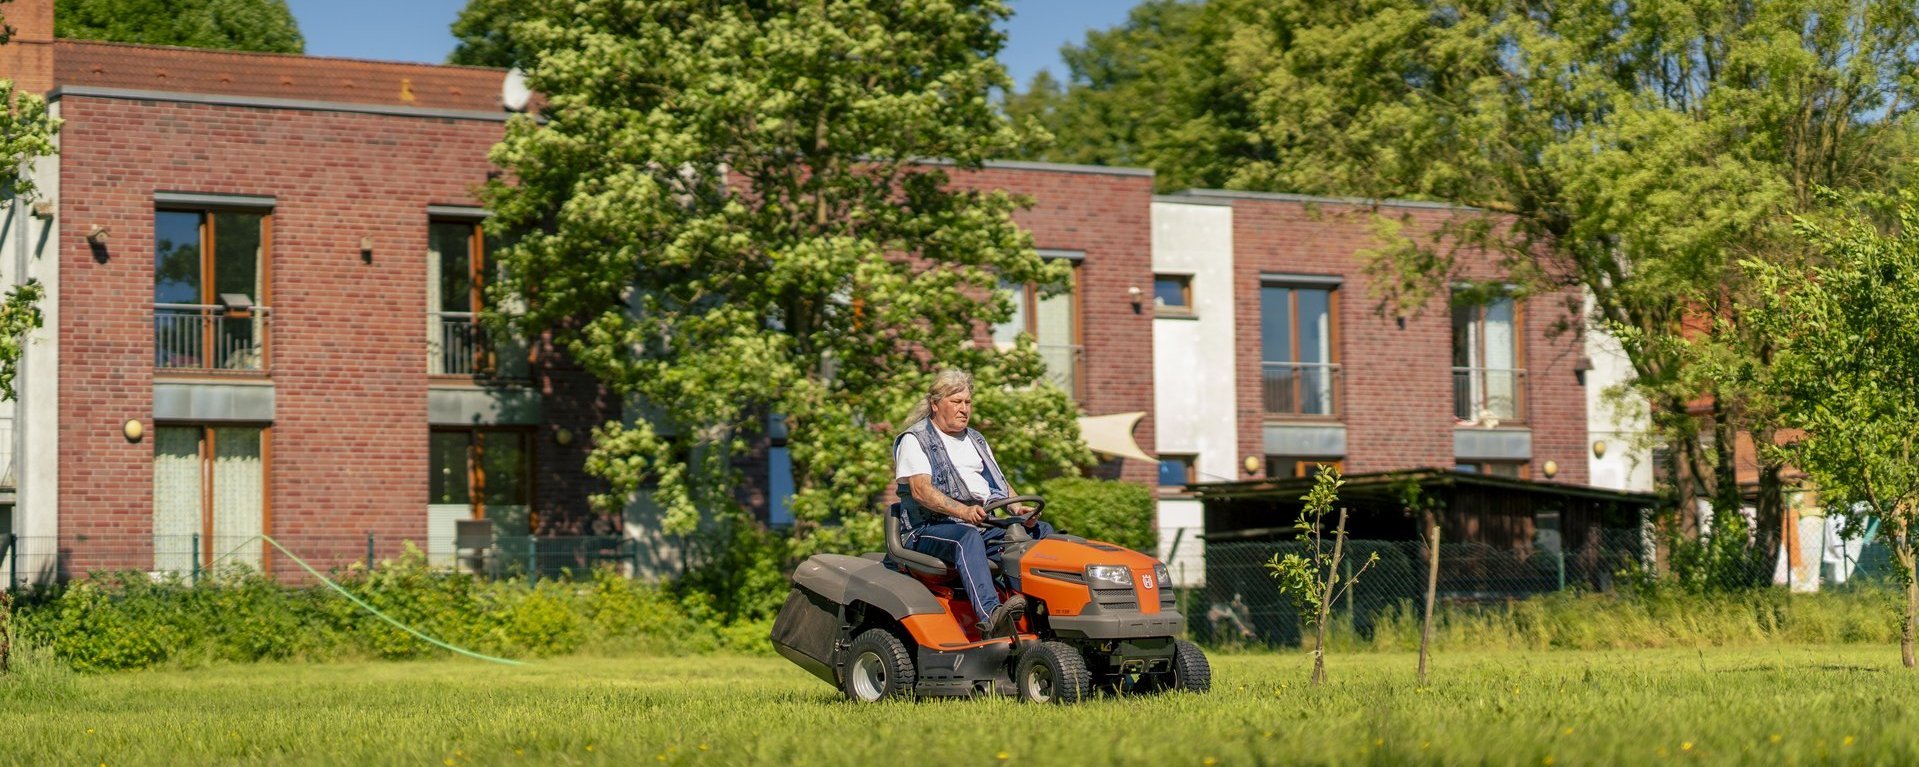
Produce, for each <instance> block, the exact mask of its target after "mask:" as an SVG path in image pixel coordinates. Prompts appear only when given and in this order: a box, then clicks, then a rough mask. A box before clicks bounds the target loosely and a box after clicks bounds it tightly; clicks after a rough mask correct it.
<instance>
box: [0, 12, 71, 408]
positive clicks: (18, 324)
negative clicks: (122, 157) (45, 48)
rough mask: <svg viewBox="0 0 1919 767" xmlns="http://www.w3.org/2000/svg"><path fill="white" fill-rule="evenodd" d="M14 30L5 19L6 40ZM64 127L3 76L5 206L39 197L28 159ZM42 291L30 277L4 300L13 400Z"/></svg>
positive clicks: (1, 376)
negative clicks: (16, 372)
mask: <svg viewBox="0 0 1919 767" xmlns="http://www.w3.org/2000/svg"><path fill="white" fill-rule="evenodd" d="M11 34H12V30H11V29H9V28H7V27H6V23H5V20H4V19H0V44H4V43H6V42H7V38H8V37H9V36H10V35H11ZM59 130H60V121H59V120H57V119H54V118H53V117H52V116H51V115H49V114H48V113H47V102H46V100H45V99H42V98H40V97H39V96H38V95H35V94H32V93H21V92H17V91H15V90H14V89H13V81H12V80H6V79H0V205H11V204H13V202H14V201H15V200H17V199H27V200H31V199H33V197H34V193H35V191H36V190H35V189H34V185H33V178H32V176H29V175H28V174H27V173H26V170H27V163H28V162H29V161H31V160H32V159H34V158H36V157H47V156H51V155H52V154H54V152H55V147H54V144H53V135H54V134H55V133H57V132H58V131H59ZM16 225H18V224H16ZM41 294H42V289H41V286H40V283H39V282H38V281H36V280H27V281H25V282H23V283H21V284H19V285H17V286H15V287H13V288H11V289H9V290H8V291H7V295H6V298H5V299H4V300H0V399H9V400H10V399H13V395H14V391H13V374H14V369H15V368H16V367H17V366H18V364H19V362H20V356H21V355H22V354H24V353H25V351H26V349H25V347H24V344H25V343H26V337H27V334H28V333H31V332H33V330H34V329H36V328H38V327H40V321H41V318H40V307H39V301H40V296H41Z"/></svg>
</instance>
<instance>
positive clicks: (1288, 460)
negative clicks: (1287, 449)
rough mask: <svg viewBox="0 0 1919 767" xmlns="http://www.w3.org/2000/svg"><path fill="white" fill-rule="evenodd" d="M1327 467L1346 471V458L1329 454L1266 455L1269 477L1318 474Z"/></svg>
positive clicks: (1295, 476)
mask: <svg viewBox="0 0 1919 767" xmlns="http://www.w3.org/2000/svg"><path fill="white" fill-rule="evenodd" d="M1327 469H1335V470H1338V471H1340V472H1344V471H1346V460H1345V459H1344V458H1336V457H1327V456H1298V455H1269V456H1266V478H1267V479H1292V478H1297V477H1312V476H1317V475H1318V474H1319V473H1320V472H1322V471H1325V470H1327Z"/></svg>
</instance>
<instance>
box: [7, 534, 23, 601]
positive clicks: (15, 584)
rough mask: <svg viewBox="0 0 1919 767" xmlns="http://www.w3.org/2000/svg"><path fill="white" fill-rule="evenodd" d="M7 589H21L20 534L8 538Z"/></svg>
mask: <svg viewBox="0 0 1919 767" xmlns="http://www.w3.org/2000/svg"><path fill="white" fill-rule="evenodd" d="M7 590H8V591H19V590H20V536H18V535H13V536H9V537H8V540H7Z"/></svg>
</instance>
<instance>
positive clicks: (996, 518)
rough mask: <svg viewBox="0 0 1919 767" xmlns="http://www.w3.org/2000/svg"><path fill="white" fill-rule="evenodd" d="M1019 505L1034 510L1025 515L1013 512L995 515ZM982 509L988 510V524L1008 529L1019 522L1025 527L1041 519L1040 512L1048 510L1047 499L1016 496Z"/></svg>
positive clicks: (987, 505) (1002, 499)
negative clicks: (1022, 504)
mask: <svg viewBox="0 0 1919 767" xmlns="http://www.w3.org/2000/svg"><path fill="white" fill-rule="evenodd" d="M1019 503H1024V504H1027V505H1029V506H1032V507H1033V510H1032V511H1029V512H1026V513H1025V514H1014V513H1012V512H1011V511H1007V513H1004V514H996V513H994V512H998V511H1001V510H1006V509H1010V508H1011V507H1012V506H1013V505H1014V504H1019ZM980 508H982V509H985V510H986V524H989V525H993V526H994V527H1008V526H1010V525H1012V524H1013V523H1015V522H1017V523H1019V524H1022V525H1023V524H1026V523H1027V522H1031V521H1033V520H1035V519H1038V518H1039V514H1040V512H1042V511H1045V510H1046V499H1045V498H1041V497H1039V496H1037V495H1015V496H1010V497H1006V498H1001V499H999V500H997V501H993V502H992V503H988V504H986V505H984V506H981V507H980Z"/></svg>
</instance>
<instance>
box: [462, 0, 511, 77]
mask: <svg viewBox="0 0 1919 767" xmlns="http://www.w3.org/2000/svg"><path fill="white" fill-rule="evenodd" d="M531 17H532V5H531V4H528V3H525V2H522V1H521V0H467V3H466V7H465V8H462V9H460V15H459V17H458V18H455V19H454V20H453V37H454V38H456V39H458V40H459V41H460V44H459V45H457V46H454V48H453V52H452V53H451V54H448V55H447V57H446V63H448V64H459V65H462V66H469V67H499V68H502V69H505V68H507V67H517V66H521V65H524V64H526V63H528V62H527V53H526V51H525V49H524V47H523V46H521V45H520V44H519V42H518V41H517V40H515V39H514V37H513V25H514V24H517V23H519V22H521V21H524V20H526V19H528V18H531Z"/></svg>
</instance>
